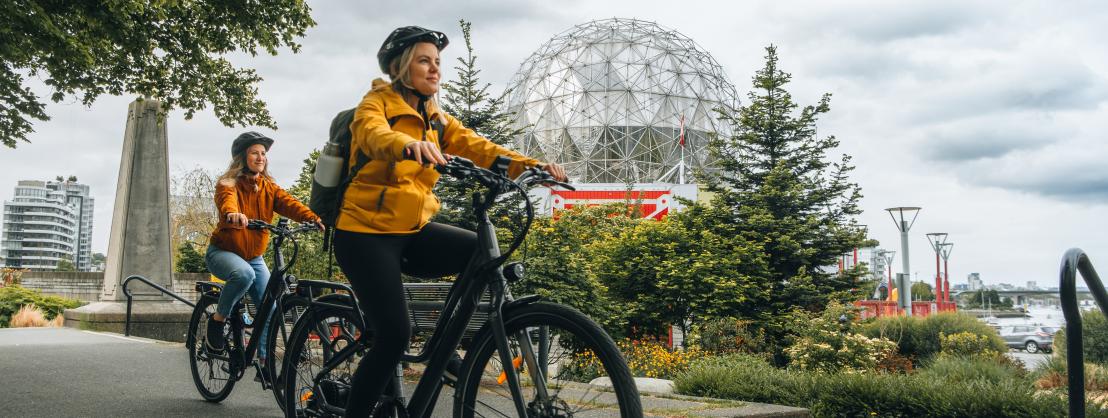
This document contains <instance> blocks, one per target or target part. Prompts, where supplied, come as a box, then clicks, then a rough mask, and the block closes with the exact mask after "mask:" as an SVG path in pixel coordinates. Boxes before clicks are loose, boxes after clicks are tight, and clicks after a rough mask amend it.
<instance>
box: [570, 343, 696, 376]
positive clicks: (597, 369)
mask: <svg viewBox="0 0 1108 418" xmlns="http://www.w3.org/2000/svg"><path fill="white" fill-rule="evenodd" d="M616 345H617V346H619V351H620V352H622V353H623V357H624V358H625V359H626V360H627V366H628V367H630V368H631V374H632V375H634V376H638V377H653V378H658V379H673V378H674V377H675V376H676V375H677V374H678V373H680V372H683V371H685V370H686V369H688V368H689V363H690V362H691V361H692V360H694V359H697V358H700V357H702V356H703V355H704V354H703V352H701V351H700V350H697V349H691V350H669V349H668V348H666V347H665V346H664V345H662V344H661V343H659V342H654V341H637V340H621V341H619V342H617V343H616ZM605 375H606V373H605V372H604V369H603V368H602V367H601V365H600V360H599V359H598V358H597V357H596V354H593V352H592V351H585V352H583V353H579V354H576V355H574V357H573V359H572V360H571V361H570V364H569V365H567V366H566V369H565V371H564V373H563V376H564V377H565V378H566V379H569V380H574V381H578V382H588V381H590V380H592V379H595V378H597V377H600V376H605Z"/></svg>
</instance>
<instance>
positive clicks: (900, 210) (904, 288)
mask: <svg viewBox="0 0 1108 418" xmlns="http://www.w3.org/2000/svg"><path fill="white" fill-rule="evenodd" d="M885 210H886V211H888V212H889V216H891V217H892V218H893V223H895V224H896V228H897V229H899V230H900V250H901V252H902V254H901V256H900V260H901V264H902V265H903V268H904V269H903V270H902V271H903V272H902V273H900V275H899V277H900V278H901V279H900V306H901V308H902V309H904V314H905V315H908V316H912V279H911V276H909V275H908V272H910V271H912V270H911V266H910V265H909V260H910V259H911V257H909V253H908V230H909V229H912V225H913V224H915V223H916V217H917V216H919V210H920V208H919V207H916V206H901V207H895V208H888V209H885ZM905 212H907V214H906V213H905ZM908 216H911V217H912V220H911V221H909V220H908Z"/></svg>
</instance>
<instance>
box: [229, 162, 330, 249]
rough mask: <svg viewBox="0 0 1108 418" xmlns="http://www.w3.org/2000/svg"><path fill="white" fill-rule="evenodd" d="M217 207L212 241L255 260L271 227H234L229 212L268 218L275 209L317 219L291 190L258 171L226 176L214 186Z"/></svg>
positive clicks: (297, 218)
mask: <svg viewBox="0 0 1108 418" xmlns="http://www.w3.org/2000/svg"><path fill="white" fill-rule="evenodd" d="M215 207H216V208H218V209H219V225H218V226H216V228H215V231H213V232H212V239H211V244H212V245H215V246H216V247H219V248H220V249H223V250H227V251H230V252H233V253H235V254H238V255H239V257H242V258H243V259H244V260H252V259H254V258H257V257H258V256H260V255H262V253H264V252H265V248H266V246H267V245H268V244H269V231H265V230H253V229H245V228H235V227H232V226H231V225H230V224H228V223H227V214H228V213H236V212H237V213H241V214H243V215H246V218H247V219H261V220H263V221H266V222H269V221H270V220H272V219H273V212H277V213H278V214H281V215H282V216H285V217H288V218H291V219H293V220H295V221H297V222H315V221H316V220H318V219H319V216H316V214H315V212H312V210H311V209H308V207H307V206H304V204H303V203H300V201H298V200H296V198H295V197H292V195H290V194H288V192H286V191H285V190H284V189H282V188H281V186H278V185H277V184H276V183H274V182H273V180H270V179H268V178H265V176H261V175H259V176H258V177H257V179H252V178H250V177H247V176H239V177H238V179H237V180H236V181H234V182H233V183H232V182H231V181H230V180H223V181H220V182H218V183H216V186H215Z"/></svg>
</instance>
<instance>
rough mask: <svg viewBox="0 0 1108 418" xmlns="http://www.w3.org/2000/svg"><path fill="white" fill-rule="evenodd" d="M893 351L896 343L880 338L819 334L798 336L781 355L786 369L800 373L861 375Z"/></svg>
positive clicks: (830, 333)
mask: <svg viewBox="0 0 1108 418" xmlns="http://www.w3.org/2000/svg"><path fill="white" fill-rule="evenodd" d="M895 350H896V344H895V343H893V342H892V341H889V340H887V339H884V338H869V337H866V336H865V335H861V334H854V333H849V332H848V333H836V332H830V331H822V332H821V335H818V336H814V337H813V336H805V337H802V338H801V339H800V341H797V343H796V344H793V345H792V346H791V347H789V348H787V349H785V354H786V355H787V356H788V357H789V367H793V368H798V369H801V370H812V371H825V372H838V371H844V372H861V371H865V370H874V369H876V368H877V365H878V364H879V363H880V362H881V360H882V359H883V358H884V357H886V356H888V355H889V354H891V353H893V352H894V351H895Z"/></svg>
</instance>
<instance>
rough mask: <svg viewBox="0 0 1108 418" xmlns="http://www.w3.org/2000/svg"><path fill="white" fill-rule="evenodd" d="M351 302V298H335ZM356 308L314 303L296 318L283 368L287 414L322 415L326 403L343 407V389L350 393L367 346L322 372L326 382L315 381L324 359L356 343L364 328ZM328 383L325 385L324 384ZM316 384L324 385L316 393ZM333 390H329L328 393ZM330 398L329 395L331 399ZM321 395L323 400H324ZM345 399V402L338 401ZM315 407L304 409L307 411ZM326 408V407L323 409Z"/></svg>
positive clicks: (317, 385)
mask: <svg viewBox="0 0 1108 418" xmlns="http://www.w3.org/2000/svg"><path fill="white" fill-rule="evenodd" d="M332 303H335V304H338V303H344V304H347V305H348V306H349V299H345V300H344V301H342V302H340V301H332ZM355 315H356V313H355V311H354V308H353V307H352V306H351V307H349V308H334V307H322V306H318V305H316V306H312V307H310V308H309V309H308V310H307V311H305V312H304V314H303V315H301V316H300V318H299V319H298V320H297V321H296V325H295V326H293V329H292V334H290V335H289V341H288V342H287V347H288V349H287V351H286V353H285V356H284V359H283V363H284V364H283V365H282V367H281V370H283V371H284V378H283V380H284V382H283V383H284V389H283V390H282V392H283V393H284V399H283V400H282V402H283V403H284V405H283V407H282V408H283V409H284V410H285V414H286V416H321V415H325V414H324V413H320V412H321V411H320V410H321V409H324V407H322V406H320V405H321V402H322V403H323V404H327V405H332V406H335V407H339V408H344V407H345V406H346V405H345V402H344V401H345V399H341V393H340V392H341V391H343V390H345V391H346V393H349V385H350V379H351V378H352V376H353V374H354V371H355V370H357V368H358V363H359V362H360V361H361V358H362V356H363V355H364V354H365V350H362V351H360V352H358V353H356V354H355V355H353V356H350V357H349V358H347V359H346V360H344V361H343V363H342V364H341V365H339V366H338V367H335V368H334V369H333V370H332V371H331V372H330V373H328V374H326V375H323V376H321V377H320V378H321V381H322V380H327V383H326V384H324V383H321V382H316V381H315V377H316V375H317V374H318V373H319V371H320V370H321V369H322V366H323V363H324V362H326V361H327V360H330V359H331V358H332V357H333V356H334V355H335V354H336V353H338V352H339V351H341V350H342V349H343V348H345V347H347V346H349V345H351V344H354V343H355V341H357V339H358V337H359V336H360V334H361V333H362V332H363V330H362V329H361V328H360V327H359V324H360V321H359V320H358V319H357V317H356V316H355ZM325 386H326V388H324V387H325ZM317 388H324V389H321V390H320V391H319V392H320V393H316V392H317V391H316V389H317ZM329 392H330V393H329ZM328 398H330V399H328ZM321 399H322V401H321ZM339 403H342V405H338V404H339ZM309 410H310V411H312V412H311V413H305V411H309ZM323 412H327V411H323Z"/></svg>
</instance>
